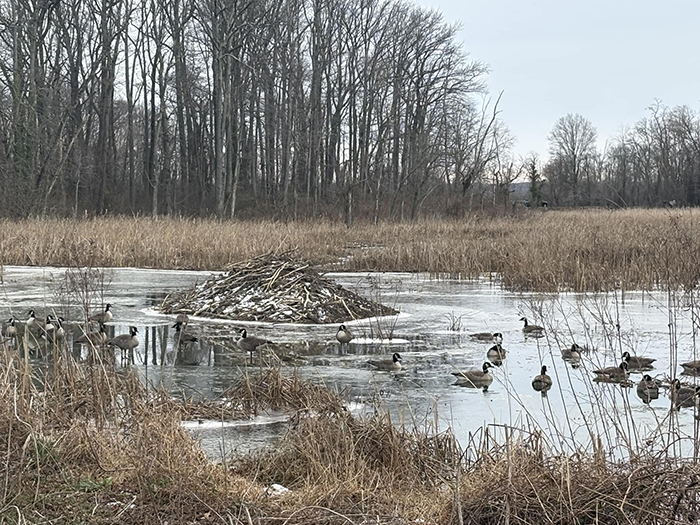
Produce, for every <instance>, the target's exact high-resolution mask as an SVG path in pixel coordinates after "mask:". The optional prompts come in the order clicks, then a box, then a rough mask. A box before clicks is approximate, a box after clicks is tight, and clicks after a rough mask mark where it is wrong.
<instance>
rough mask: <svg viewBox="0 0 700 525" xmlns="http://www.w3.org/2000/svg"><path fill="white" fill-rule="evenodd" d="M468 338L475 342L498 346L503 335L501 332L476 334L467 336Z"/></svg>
mask: <svg viewBox="0 0 700 525" xmlns="http://www.w3.org/2000/svg"><path fill="white" fill-rule="evenodd" d="M469 337H471V338H473V339H476V340H477V341H483V342H485V343H496V344H498V343H502V342H503V334H502V333H501V332H496V333H491V332H479V333H478V334H469Z"/></svg>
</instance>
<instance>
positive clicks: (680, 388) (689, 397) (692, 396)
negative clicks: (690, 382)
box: [669, 379, 700, 408]
mask: <svg viewBox="0 0 700 525" xmlns="http://www.w3.org/2000/svg"><path fill="white" fill-rule="evenodd" d="M669 395H670V397H671V407H672V408H673V407H675V408H680V407H692V406H698V404H699V400H700V386H686V385H682V384H681V380H680V379H674V380H673V382H672V383H671V391H670V392H669Z"/></svg>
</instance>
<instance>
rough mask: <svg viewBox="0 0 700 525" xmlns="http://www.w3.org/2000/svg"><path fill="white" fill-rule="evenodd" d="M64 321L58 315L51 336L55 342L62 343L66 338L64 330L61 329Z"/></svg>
mask: <svg viewBox="0 0 700 525" xmlns="http://www.w3.org/2000/svg"><path fill="white" fill-rule="evenodd" d="M64 321H65V319H64V318H63V317H61V316H60V315H59V316H58V317H56V330H55V332H54V335H53V337H54V339H55V340H56V341H63V340H64V339H65V338H66V329H65V328H63V322H64Z"/></svg>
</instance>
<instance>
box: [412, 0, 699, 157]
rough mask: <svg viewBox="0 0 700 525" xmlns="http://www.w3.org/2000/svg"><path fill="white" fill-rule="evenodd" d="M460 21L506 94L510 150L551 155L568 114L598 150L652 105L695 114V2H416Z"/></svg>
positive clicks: (493, 87)
mask: <svg viewBox="0 0 700 525" xmlns="http://www.w3.org/2000/svg"><path fill="white" fill-rule="evenodd" d="M414 1H416V2H417V4H418V5H421V6H425V7H429V8H434V9H437V10H438V11H440V12H442V13H443V16H444V19H445V21H447V22H450V23H453V22H461V24H462V30H461V31H460V33H459V38H460V40H461V41H462V42H463V45H464V48H465V50H467V51H468V52H469V54H470V56H471V57H472V58H474V59H478V60H481V61H483V62H485V63H487V64H488V65H489V67H490V68H491V73H490V74H489V76H488V80H487V81H488V85H489V90H490V92H491V94H492V95H493V96H494V97H495V96H497V94H498V93H499V92H500V91H503V92H504V94H503V99H502V101H501V105H500V108H501V109H502V113H501V118H502V119H503V120H504V121H505V123H506V124H507V126H508V127H509V128H510V130H511V132H512V134H513V135H514V136H515V139H516V144H515V153H516V154H520V155H525V154H527V153H528V152H530V151H536V152H537V153H539V154H540V156H541V157H542V158H543V160H544V159H545V158H546V157H547V147H548V146H547V134H548V133H549V131H550V130H551V129H552V126H553V125H554V122H555V121H556V120H557V119H558V118H559V117H561V116H564V115H565V114H566V113H580V114H581V115H583V116H584V117H586V118H587V119H588V120H590V121H591V122H592V123H593V125H594V126H595V127H596V129H597V130H598V137H599V145H600V146H601V147H603V146H604V144H605V141H606V140H608V139H610V138H611V137H612V136H614V135H615V134H616V133H618V132H619V131H620V130H621V129H622V128H623V126H628V127H629V126H631V125H633V124H634V123H635V122H637V121H638V120H640V119H641V118H642V117H645V116H647V115H648V114H649V112H648V110H647V108H648V107H649V106H651V105H652V104H653V103H654V101H655V99H659V100H661V102H663V103H664V104H666V105H668V106H677V105H687V106H689V107H690V108H691V109H693V110H695V111H698V110H700V0H634V1H632V0H607V1H604V0H579V1H576V2H572V1H566V0H559V1H555V0H537V1H535V0H414Z"/></svg>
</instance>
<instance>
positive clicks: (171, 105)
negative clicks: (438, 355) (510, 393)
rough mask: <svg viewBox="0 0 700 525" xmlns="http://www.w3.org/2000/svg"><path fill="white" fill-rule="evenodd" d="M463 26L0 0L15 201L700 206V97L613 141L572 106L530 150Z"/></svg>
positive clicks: (256, 206)
mask: <svg viewBox="0 0 700 525" xmlns="http://www.w3.org/2000/svg"><path fill="white" fill-rule="evenodd" d="M457 35H458V28H457V27H456V26H452V25H450V24H448V23H446V22H445V20H444V19H443V18H442V16H441V15H440V14H439V13H437V12H432V11H427V10H425V9H422V8H419V7H416V6H414V5H412V4H409V3H404V2H400V1H393V0H390V1H383V0H311V1H309V2H301V1H299V0H251V1H250V2H239V1H238V0H172V1H171V2H167V3H162V2H153V1H150V2H149V1H145V0H144V1H141V2H139V1H137V0H126V1H123V2H109V1H107V0H100V1H97V0H68V1H64V2H55V1H52V0H10V1H7V0H4V1H1V2H0V54H1V58H0V67H1V69H0V181H1V182H2V183H1V184H0V215H2V216H6V217H24V216H28V215H58V216H78V217H79V216H83V215H86V214H87V215H94V214H105V213H126V214H142V215H152V216H158V215H187V216H217V217H234V216H243V217H263V216H264V217H271V218H284V219H287V218H305V217H318V216H326V217H332V218H337V219H340V218H342V219H343V220H345V221H347V222H351V221H352V220H353V218H355V217H361V218H364V219H370V220H374V221H378V220H380V219H383V218H392V219H415V218H417V217H420V216H423V215H450V216H461V215H463V214H465V213H467V212H469V211H471V210H474V209H476V208H480V207H483V206H496V207H498V209H503V210H504V211H510V210H511V209H512V206H513V205H514V204H516V203H517V202H518V201H519V202H523V201H524V200H527V201H528V202H529V203H531V204H533V205H534V204H537V203H539V202H541V201H548V202H549V204H550V205H551V204H554V205H614V206H628V205H648V206H656V205H662V204H664V203H669V202H671V203H677V204H678V205H685V204H698V202H699V201H700V187H698V180H699V179H700V120H699V118H698V116H697V114H695V113H694V112H693V111H691V110H690V109H688V108H685V107H680V108H666V107H664V106H662V105H661V104H656V105H655V106H653V107H652V108H651V109H650V110H649V112H648V116H647V117H646V118H645V119H643V120H642V121H640V122H639V123H637V124H636V125H634V126H632V127H631V128H630V129H629V130H627V131H625V132H624V133H622V134H621V135H620V136H618V137H616V138H614V139H612V140H611V141H610V142H609V147H608V148H606V150H605V151H602V152H601V151H597V148H596V131H595V128H594V126H593V124H592V123H590V122H589V121H587V120H586V119H585V118H584V117H582V116H579V115H567V116H565V117H562V119H561V120H560V121H558V122H557V123H555V124H554V127H553V130H552V132H551V134H550V136H549V141H550V152H549V153H550V157H549V158H550V160H548V161H547V162H546V163H543V162H542V161H541V160H540V159H539V158H538V157H537V155H536V154H532V155H531V156H529V157H527V158H516V157H515V156H514V155H513V154H512V150H511V147H512V142H513V137H511V136H510V133H509V132H508V129H507V127H506V125H505V124H504V122H503V121H502V120H501V118H500V114H499V111H498V102H497V99H498V96H497V95H495V94H492V95H489V94H488V93H487V90H486V81H487V77H486V74H487V72H488V68H487V66H486V65H485V64H483V63H482V62H480V61H479V60H478V57H471V56H469V54H468V50H465V49H463V48H462V47H461V45H460V43H459V39H458V36H457ZM504 96H507V93H506V94H505V95H504ZM520 180H523V181H524V180H529V181H530V190H529V194H527V195H525V196H517V195H515V194H513V192H512V191H511V190H512V184H513V183H514V182H515V181H520Z"/></svg>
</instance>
